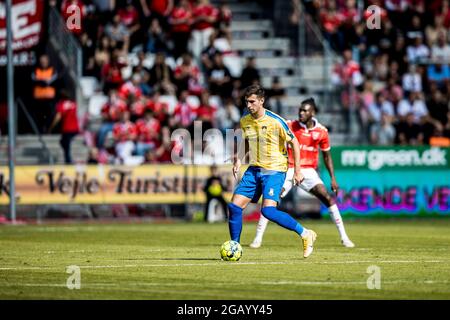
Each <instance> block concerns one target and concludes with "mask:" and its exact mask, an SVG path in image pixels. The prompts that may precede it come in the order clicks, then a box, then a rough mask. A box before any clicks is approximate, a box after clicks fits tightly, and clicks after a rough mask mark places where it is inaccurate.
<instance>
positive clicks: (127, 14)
mask: <svg viewBox="0 0 450 320" xmlns="http://www.w3.org/2000/svg"><path fill="white" fill-rule="evenodd" d="M117 14H118V15H119V17H120V19H121V20H122V23H123V24H124V25H125V26H126V27H127V28H128V33H129V37H130V48H131V49H132V48H133V47H134V46H135V45H137V44H139V41H140V39H141V35H140V34H139V30H140V29H141V25H140V23H139V12H138V11H137V9H136V8H135V6H134V5H133V1H132V0H127V5H126V6H125V7H124V8H121V9H119V11H118V12H117Z"/></svg>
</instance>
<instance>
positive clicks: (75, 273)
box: [66, 265, 81, 290]
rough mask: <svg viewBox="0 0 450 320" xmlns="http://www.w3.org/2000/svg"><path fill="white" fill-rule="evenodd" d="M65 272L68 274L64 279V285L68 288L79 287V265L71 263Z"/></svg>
mask: <svg viewBox="0 0 450 320" xmlns="http://www.w3.org/2000/svg"><path fill="white" fill-rule="evenodd" d="M66 273H68V274H70V276H69V277H68V278H67V281H66V287H67V289H69V290H73V289H77V290H79V289H81V269H80V267H79V266H76V265H71V266H68V267H67V269H66Z"/></svg>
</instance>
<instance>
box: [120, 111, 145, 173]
mask: <svg viewBox="0 0 450 320" xmlns="http://www.w3.org/2000/svg"><path fill="white" fill-rule="evenodd" d="M137 133H138V132H137V128H136V125H135V124H134V123H133V122H131V121H130V112H129V111H125V112H122V113H121V114H120V122H118V123H116V124H114V127H113V137H114V142H115V149H116V156H117V160H118V163H120V164H125V165H137V164H141V163H142V162H143V161H144V157H142V156H134V155H133V152H134V151H135V149H136V145H135V141H136V138H137Z"/></svg>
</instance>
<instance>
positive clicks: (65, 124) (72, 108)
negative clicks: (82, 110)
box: [48, 90, 80, 164]
mask: <svg viewBox="0 0 450 320" xmlns="http://www.w3.org/2000/svg"><path fill="white" fill-rule="evenodd" d="M59 122H61V140H60V142H59V143H60V144H61V147H62V148H63V151H64V162H65V163H66V164H71V163H72V157H71V155H70V145H71V143H72V140H73V138H75V136H76V135H78V133H79V132H80V128H79V125H78V117H77V104H76V102H75V101H73V100H72V99H70V98H69V95H68V93H67V92H66V91H64V90H63V91H61V99H60V100H59V102H58V103H57V104H56V115H55V118H54V119H53V122H52V124H51V125H50V128H49V130H48V131H49V132H51V131H52V130H53V128H54V127H55V126H56V125H57V124H58V123H59Z"/></svg>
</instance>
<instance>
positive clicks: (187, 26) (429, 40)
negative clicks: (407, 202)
mask: <svg viewBox="0 0 450 320" xmlns="http://www.w3.org/2000/svg"><path fill="white" fill-rule="evenodd" d="M297 1H298V0H297ZM304 4H305V8H306V10H307V12H308V14H310V15H311V16H312V17H313V18H314V19H315V20H316V22H317V23H318V24H319V25H321V27H322V29H323V33H324V35H325V38H326V39H327V40H328V41H329V42H330V44H331V46H332V48H333V49H334V50H335V51H336V52H337V53H338V54H339V55H341V57H342V62H341V63H339V64H337V65H336V66H335V69H334V72H333V74H332V81H333V83H334V85H335V87H336V88H337V92H338V93H337V94H338V96H339V99H340V104H341V105H342V109H343V110H342V112H343V115H344V119H345V122H346V126H347V128H349V126H350V113H351V112H356V113H357V115H358V119H359V123H360V126H361V129H362V132H364V134H365V136H366V138H367V140H366V141H368V142H370V143H372V144H384V145H389V144H394V143H396V144H404V145H419V144H430V143H431V144H443V145H450V113H449V103H448V102H449V101H450V68H449V62H450V45H449V44H448V43H449V39H450V33H449V32H448V29H449V27H450V10H449V1H448V0H439V1H432V2H427V1H424V0H385V1H382V0H370V1H365V3H364V8H367V7H368V6H369V5H372V4H374V5H377V6H378V8H380V11H379V13H380V17H381V23H380V24H379V29H377V28H375V29H369V28H368V27H367V25H368V24H367V21H368V19H369V18H370V15H369V14H367V13H366V12H365V11H364V10H361V8H358V7H357V1H355V0H310V1H304ZM50 5H52V6H55V7H56V8H59V10H60V12H61V14H62V16H64V17H65V18H67V19H69V18H70V14H71V12H73V8H74V7H75V8H78V10H79V11H80V12H81V24H80V25H75V26H74V27H73V28H71V32H72V33H73V34H74V36H75V37H76V38H77V39H78V40H79V42H80V43H81V46H82V49H83V75H84V76H90V77H95V78H96V79H97V80H98V82H99V83H100V84H101V89H102V91H103V93H104V94H105V95H106V96H107V97H108V101H107V102H106V103H105V104H104V105H103V107H102V110H101V123H100V124H99V126H98V127H96V128H95V129H89V124H86V123H89V119H85V120H86V122H85V123H83V124H82V125H81V127H87V128H88V129H89V130H86V132H85V137H86V141H87V144H88V146H89V148H90V152H89V160H88V161H89V162H90V163H111V162H115V163H126V164H140V163H153V162H159V163H160V162H170V153H171V150H172V149H173V148H174V147H177V145H176V143H175V142H173V141H171V139H170V136H171V132H173V131H174V130H175V129H177V128H181V127H182V128H188V129H189V130H190V131H191V132H192V130H193V122H194V120H201V121H202V122H203V131H205V130H207V129H208V128H218V129H220V130H222V131H223V132H224V131H225V130H226V129H228V128H235V127H236V126H237V125H238V123H239V119H240V115H241V113H242V109H243V105H242V101H241V93H242V90H243V88H245V87H246V86H248V85H250V84H253V83H258V82H259V81H260V75H259V72H258V70H257V68H256V66H255V60H254V59H253V58H249V59H248V61H247V65H246V66H245V68H244V69H243V70H242V74H241V75H240V76H237V77H236V76H232V74H231V72H230V70H229V69H228V68H227V66H226V65H225V63H224V59H225V58H226V57H227V56H230V55H236V54H235V53H233V52H232V50H231V41H232V39H231V32H230V23H231V18H232V12H231V11H230V9H229V7H228V5H227V4H226V2H224V3H222V4H221V5H220V6H215V5H213V4H211V3H210V2H209V0H198V1H195V0H148V1H147V0H63V1H61V0H59V1H58V0H51V1H50ZM364 8H363V9H364ZM130 53H133V54H134V57H135V59H134V60H133V61H130V59H129V58H130ZM148 57H151V61H150V63H149V59H148ZM44 63H47V64H48V61H44ZM50 64H51V63H50ZM47 76H48V77H50V78H51V77H52V75H51V74H49V75H47ZM274 83H275V85H277V81H274ZM272 91H273V95H275V96H277V95H279V94H282V92H283V89H282V88H278V87H277V88H276V90H272ZM272 91H271V90H269V92H272ZM280 92H281V93H280ZM46 93H48V92H46ZM54 94H55V93H54V92H53V95H54ZM167 96H170V97H172V98H173V99H174V103H172V104H170V103H168V102H167V100H166V99H163V98H165V97H167ZM44 98H45V95H44ZM43 101H44V102H45V101H46V100H45V99H44V100H43ZM44 104H45V103H44ZM92 127H93V128H94V127H95V126H92ZM66 146H67V143H66ZM67 148H70V141H69V143H68V147H67Z"/></svg>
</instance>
